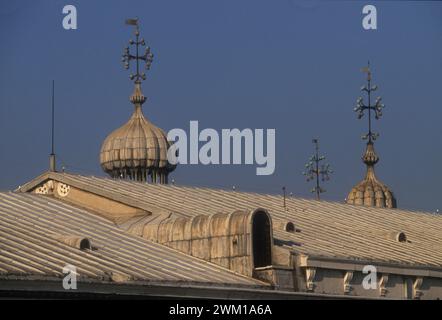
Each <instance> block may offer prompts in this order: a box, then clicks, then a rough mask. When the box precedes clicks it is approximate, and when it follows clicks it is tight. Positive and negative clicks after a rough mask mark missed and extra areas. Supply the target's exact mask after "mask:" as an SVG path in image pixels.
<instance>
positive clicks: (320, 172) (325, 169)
mask: <svg viewBox="0 0 442 320" xmlns="http://www.w3.org/2000/svg"><path fill="white" fill-rule="evenodd" d="M312 142H313V143H314V145H315V153H314V154H313V155H312V156H311V157H310V160H309V162H307V163H306V164H305V168H306V170H307V171H304V172H303V173H302V174H303V175H305V176H306V177H307V182H309V181H312V180H315V182H316V184H315V187H314V188H313V189H311V190H310V191H311V192H312V193H316V199H317V200H320V194H321V193H324V192H326V190H325V189H324V188H322V187H321V184H320V181H322V182H324V181H328V180H330V174H331V173H333V170H332V169H331V167H330V165H329V164H328V163H327V164H320V163H321V162H322V161H324V160H325V157H324V156H320V155H319V139H313V140H312Z"/></svg>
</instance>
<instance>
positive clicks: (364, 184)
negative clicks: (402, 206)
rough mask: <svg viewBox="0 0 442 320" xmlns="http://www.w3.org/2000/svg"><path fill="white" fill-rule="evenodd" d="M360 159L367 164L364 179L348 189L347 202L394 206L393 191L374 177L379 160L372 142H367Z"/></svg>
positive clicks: (372, 205) (371, 205)
mask: <svg viewBox="0 0 442 320" xmlns="http://www.w3.org/2000/svg"><path fill="white" fill-rule="evenodd" d="M362 161H363V162H364V163H365V164H366V165H367V174H366V176H365V179H364V180H362V181H361V182H359V183H358V184H357V185H356V186H354V187H353V189H352V190H351V191H350V193H349V194H348V197H347V203H349V204H356V205H365V206H370V207H386V208H396V198H395V197H394V195H393V192H392V191H391V190H390V189H389V188H388V187H387V186H386V185H385V184H383V183H382V182H381V181H379V180H378V179H377V178H376V175H375V172H374V166H375V164H376V163H377V162H378V161H379V157H378V155H377V154H376V152H375V150H374V146H373V142H371V141H370V142H368V143H367V149H366V151H365V154H364V156H363V157H362Z"/></svg>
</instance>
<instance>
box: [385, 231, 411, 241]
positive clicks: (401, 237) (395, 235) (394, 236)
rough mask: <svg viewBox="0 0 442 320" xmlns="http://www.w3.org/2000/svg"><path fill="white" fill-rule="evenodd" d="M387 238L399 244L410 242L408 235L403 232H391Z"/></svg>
mask: <svg viewBox="0 0 442 320" xmlns="http://www.w3.org/2000/svg"><path fill="white" fill-rule="evenodd" d="M387 238H388V239H390V240H394V241H397V242H408V240H407V235H406V234H405V233H404V232H402V231H400V232H390V233H388V236H387Z"/></svg>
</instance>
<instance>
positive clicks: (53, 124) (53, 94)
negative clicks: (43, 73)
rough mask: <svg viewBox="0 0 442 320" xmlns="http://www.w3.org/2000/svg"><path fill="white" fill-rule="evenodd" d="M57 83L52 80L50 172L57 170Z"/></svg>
mask: <svg viewBox="0 0 442 320" xmlns="http://www.w3.org/2000/svg"><path fill="white" fill-rule="evenodd" d="M54 96H55V81H54V80H52V120H51V154H50V156H49V171H55V170H56V164H55V143H54V139H55V137H54V136H55V103H54V102H55V98H54Z"/></svg>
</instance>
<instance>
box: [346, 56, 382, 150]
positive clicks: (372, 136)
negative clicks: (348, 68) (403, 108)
mask: <svg viewBox="0 0 442 320" xmlns="http://www.w3.org/2000/svg"><path fill="white" fill-rule="evenodd" d="M362 72H365V73H367V85H364V86H362V87H361V91H365V92H366V93H367V97H368V104H367V105H366V104H364V102H363V98H362V97H359V98H358V99H357V100H356V107H355V108H354V109H353V110H354V111H355V112H357V114H358V119H361V118H362V117H363V116H364V113H365V110H368V133H367V134H365V135H363V136H362V139H364V140H366V139H368V142H369V143H371V142H372V141H374V140H376V138H378V137H379V133H376V132H373V131H372V130H371V112H372V111H373V112H374V113H375V118H376V120H379V118H380V117H382V109H384V108H385V105H384V104H383V103H381V100H382V98H381V97H377V98H376V101H375V103H374V105H372V104H371V93H372V92H374V91H376V90H377V89H378V86H377V85H372V84H371V70H370V61H368V65H367V67H364V68H362Z"/></svg>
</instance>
